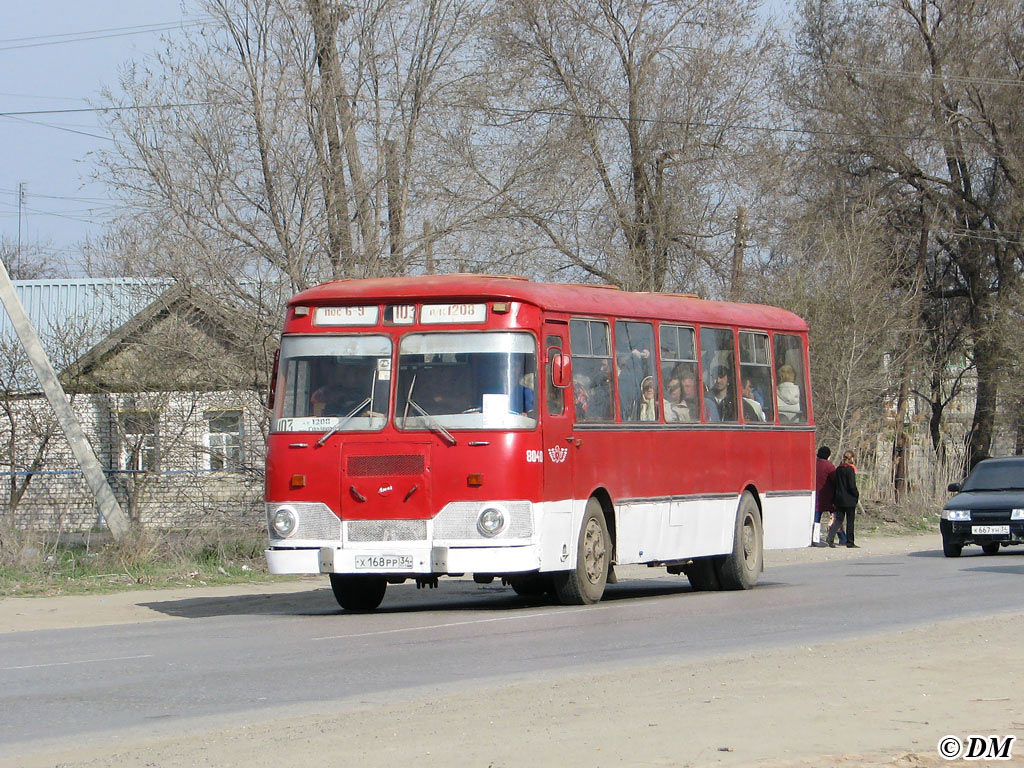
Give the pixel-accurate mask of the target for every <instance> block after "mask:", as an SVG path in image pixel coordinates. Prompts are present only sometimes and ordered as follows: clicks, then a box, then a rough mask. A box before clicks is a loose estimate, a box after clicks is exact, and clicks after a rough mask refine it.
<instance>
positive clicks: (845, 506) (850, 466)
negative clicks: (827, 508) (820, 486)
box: [827, 451, 860, 549]
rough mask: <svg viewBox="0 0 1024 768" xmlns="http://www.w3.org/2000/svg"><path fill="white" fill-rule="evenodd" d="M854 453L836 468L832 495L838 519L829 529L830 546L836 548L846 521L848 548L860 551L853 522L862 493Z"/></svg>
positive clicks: (844, 457)
mask: <svg viewBox="0 0 1024 768" xmlns="http://www.w3.org/2000/svg"><path fill="white" fill-rule="evenodd" d="M853 459H854V456H853V451H847V452H846V453H844V454H843V463H842V464H840V465H839V466H838V467H836V471H835V473H834V474H833V475H832V477H833V483H834V485H835V490H834V491H833V494H832V502H833V504H835V508H836V517H835V520H833V521H832V525H830V526H829V529H828V539H827V540H828V545H829V546H830V547H834V546H835V538H836V533H838V532H839V529H840V528H842V527H843V519H844V518H845V520H846V546H848V547H852V548H854V549H858V547H857V545H856V544H854V543H853V520H854V517H855V516H856V512H857V500H858V499H859V498H860V491H858V490H857V467H856V466H854V463H853Z"/></svg>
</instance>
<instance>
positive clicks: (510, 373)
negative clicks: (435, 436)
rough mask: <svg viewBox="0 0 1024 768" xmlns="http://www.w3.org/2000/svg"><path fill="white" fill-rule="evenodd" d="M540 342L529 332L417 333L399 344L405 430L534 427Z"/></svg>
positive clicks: (398, 418)
mask: <svg viewBox="0 0 1024 768" xmlns="http://www.w3.org/2000/svg"><path fill="white" fill-rule="evenodd" d="M536 383H537V345H536V342H535V341H534V338H533V336H531V335H530V334H527V333H507V332H499V333H489V332H479V331H478V332H471V333H413V334H409V335H408V336H405V337H404V338H403V339H402V341H401V343H400V345H399V348H398V389H397V391H396V400H397V403H396V407H395V423H396V425H397V426H398V428H399V429H433V428H436V427H442V428H445V429H532V428H533V427H535V426H536V425H537V395H536Z"/></svg>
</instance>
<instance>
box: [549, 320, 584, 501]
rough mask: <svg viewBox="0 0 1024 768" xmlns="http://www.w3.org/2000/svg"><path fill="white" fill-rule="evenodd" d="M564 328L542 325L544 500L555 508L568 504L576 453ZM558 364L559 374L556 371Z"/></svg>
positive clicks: (566, 335)
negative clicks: (559, 504)
mask: <svg viewBox="0 0 1024 768" xmlns="http://www.w3.org/2000/svg"><path fill="white" fill-rule="evenodd" d="M568 328H569V326H568V324H567V323H564V322H562V323H559V322H546V323H544V400H545V404H544V414H543V417H542V418H543V424H544V457H543V458H544V500H545V501H547V502H555V503H556V507H557V506H558V503H560V502H571V500H572V493H573V462H574V459H575V451H576V448H575V439H574V437H573V404H572V380H571V375H570V374H571V372H570V371H569V367H568V358H569V339H568ZM559 358H561V361H560V360H559ZM560 362H561V365H562V366H563V369H562V371H561V372H559V371H558V370H557V368H558V366H559V364H560ZM559 378H561V380H559ZM559 385H561V386H559ZM565 511H566V512H570V511H571V504H566V505H565Z"/></svg>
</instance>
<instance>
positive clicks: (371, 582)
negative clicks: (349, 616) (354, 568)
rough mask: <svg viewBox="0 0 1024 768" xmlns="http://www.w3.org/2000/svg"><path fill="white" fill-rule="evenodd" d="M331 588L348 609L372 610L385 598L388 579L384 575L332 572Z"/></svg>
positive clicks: (339, 603)
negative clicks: (355, 574) (353, 574)
mask: <svg viewBox="0 0 1024 768" xmlns="http://www.w3.org/2000/svg"><path fill="white" fill-rule="evenodd" d="M330 576H331V590H332V591H333V592H334V599H335V600H337V601H338V605H340V606H341V607H342V608H344V609H345V610H346V611H372V610H373V609H374V608H376V607H377V606H378V605H380V603H381V601H382V600H383V599H384V592H385V591H387V588H388V580H387V578H386V577H384V576H369V575H367V576H351V575H349V574H345V573H332V574H330Z"/></svg>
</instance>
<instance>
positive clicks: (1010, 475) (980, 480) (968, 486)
mask: <svg viewBox="0 0 1024 768" xmlns="http://www.w3.org/2000/svg"><path fill="white" fill-rule="evenodd" d="M1022 489H1024V462H998V463H994V464H986V463H985V462H982V463H981V464H979V465H978V466H976V467H975V468H974V471H973V472H971V474H970V476H969V477H968V478H967V479H966V480H965V481H964V484H963V488H962V489H961V490H964V491H1010V490H1022Z"/></svg>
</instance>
